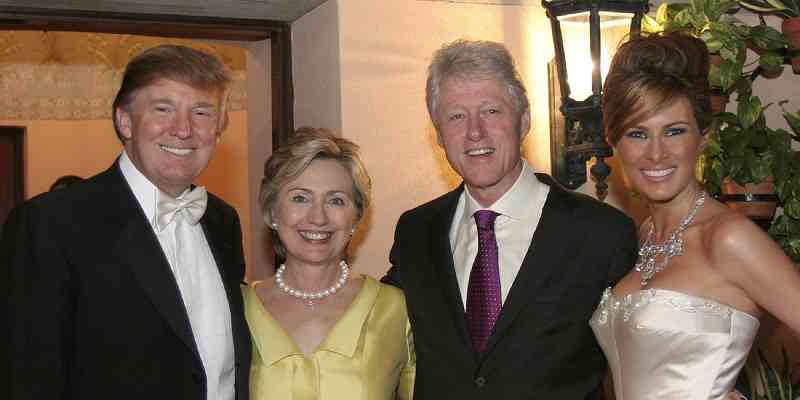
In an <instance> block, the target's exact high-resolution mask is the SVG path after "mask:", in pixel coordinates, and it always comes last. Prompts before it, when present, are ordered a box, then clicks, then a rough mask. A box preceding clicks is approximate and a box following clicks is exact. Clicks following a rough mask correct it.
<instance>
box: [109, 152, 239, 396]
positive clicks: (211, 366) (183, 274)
mask: <svg viewBox="0 0 800 400" xmlns="http://www.w3.org/2000/svg"><path fill="white" fill-rule="evenodd" d="M119 167H120V170H122V175H123V176H124V177H125V180H126V181H127V182H128V185H129V186H130V187H131V190H132V191H133V194H134V195H135V196H136V200H137V201H138V202H139V205H140V206H141V207H142V210H143V211H144V214H145V215H146V216H147V220H148V221H149V222H150V226H151V227H152V228H153V231H154V232H155V234H156V237H158V242H159V243H160V244H161V249H162V250H163V251H164V255H165V256H166V258H167V261H168V262H169V266H170V269H171V270H172V274H173V275H174V276H175V281H176V282H177V283H178V289H179V290H180V293H181V298H182V299H183V305H184V306H185V308H186V313H187V314H188V316H189V323H190V325H191V328H192V333H193V335H194V341H195V344H196V345H197V350H198V352H199V353H200V358H201V361H202V362H203V369H204V370H205V374H206V383H207V385H206V387H207V392H206V399H208V400H233V399H234V398H235V389H234V382H235V380H236V374H235V366H234V349H233V332H232V328H231V314H230V307H229V305H228V297H227V295H226V294H225V287H224V286H223V284H222V277H221V276H220V274H219V269H218V268H217V264H216V262H215V261H214V255H213V254H212V253H211V248H210V246H209V245H208V241H207V240H206V236H205V234H204V233H203V227H202V226H201V225H200V224H196V225H191V224H189V223H188V222H187V221H185V220H184V219H183V218H176V219H175V220H174V221H173V222H172V223H170V224H169V225H168V226H167V227H166V228H165V229H164V230H163V231H159V229H158V227H157V226H156V223H155V216H156V204H157V202H158V197H159V195H160V190H159V189H158V188H157V187H156V186H155V185H154V184H153V183H152V182H150V181H149V180H148V179H147V177H145V176H144V175H143V174H142V173H141V172H140V171H139V170H138V169H137V168H136V166H135V165H133V162H132V161H131V160H130V158H129V157H128V155H127V153H126V152H125V151H123V152H122V155H121V156H120V158H119ZM188 190H189V189H187V191H188ZM179 198H180V196H179ZM142 267H143V268H145V267H147V266H142Z"/></svg>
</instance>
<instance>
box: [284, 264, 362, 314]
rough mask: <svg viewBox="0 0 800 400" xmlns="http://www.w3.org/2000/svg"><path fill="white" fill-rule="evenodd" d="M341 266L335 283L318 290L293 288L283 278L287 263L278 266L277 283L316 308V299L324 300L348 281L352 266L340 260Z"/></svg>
mask: <svg viewBox="0 0 800 400" xmlns="http://www.w3.org/2000/svg"><path fill="white" fill-rule="evenodd" d="M339 267H340V268H341V269H342V270H341V272H340V273H339V279H337V280H336V282H334V284H333V285H331V286H330V287H329V288H327V289H324V290H320V291H318V292H305V291H302V290H297V289H293V288H292V287H291V286H289V285H287V284H286V282H285V281H284V280H283V273H284V272H285V271H286V264H281V266H280V267H278V271H277V272H275V283H276V284H277V285H278V287H279V288H280V289H281V290H283V291H284V292H286V294H288V295H289V296H292V297H295V298H298V299H300V300H303V301H305V303H306V305H307V306H308V307H310V308H314V300H322V299H324V298H326V297H328V296H330V295H332V294H334V293H336V292H337V291H339V289H341V288H342V286H344V284H345V283H346V282H347V276H348V275H350V267H349V266H348V265H347V262H345V261H344V260H342V261H341V262H339Z"/></svg>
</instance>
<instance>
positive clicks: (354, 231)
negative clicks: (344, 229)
mask: <svg viewBox="0 0 800 400" xmlns="http://www.w3.org/2000/svg"><path fill="white" fill-rule="evenodd" d="M355 234H356V227H355V226H354V227H353V229H350V236H353V235H355Z"/></svg>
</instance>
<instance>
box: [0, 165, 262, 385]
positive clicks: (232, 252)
mask: <svg viewBox="0 0 800 400" xmlns="http://www.w3.org/2000/svg"><path fill="white" fill-rule="evenodd" d="M201 224H202V227H203V230H204V232H205V235H206V238H207V239H208V242H209V245H210V247H211V251H212V253H213V254H214V258H215V260H216V263H217V265H218V266H219V272H220V275H221V277H222V281H223V283H224V286H225V291H226V292H227V295H228V296H227V297H228V302H229V304H230V312H231V323H232V327H233V339H234V347H235V353H236V354H235V360H236V361H235V362H236V394H237V398H238V399H244V400H247V399H248V386H249V385H248V383H249V379H248V378H249V368H250V349H251V344H250V337H249V333H248V331H247V328H246V326H245V321H244V313H243V307H242V297H241V292H240V289H239V283H240V282H241V280H242V278H243V274H244V258H243V252H242V242H241V228H240V226H239V219H238V217H237V215H236V211H235V210H234V209H233V208H232V207H230V206H229V205H227V204H225V203H224V202H223V201H222V200H220V199H219V198H217V197H215V196H212V195H209V198H208V207H207V210H206V213H205V215H204V216H203V218H202V220H201ZM0 274H2V275H1V276H0V289H2V290H1V291H0V296H2V298H3V299H7V300H5V301H6V302H7V303H6V304H4V305H3V307H2V308H0V312H2V313H3V315H0V317H2V318H3V319H2V321H3V322H4V323H3V325H4V328H3V331H4V332H3V334H4V336H5V337H4V340H2V342H3V350H2V353H0V357H2V358H0V363H2V364H4V365H5V366H6V367H7V368H8V369H7V370H6V372H4V373H2V374H0V393H3V394H0V398H3V399H8V400H18V399H35V400H49V399H79V400H87V399H103V400H106V399H132V400H133V399H136V400H156V399H175V400H177V399H180V400H189V399H196V400H205V398H206V397H205V396H206V395H205V392H206V379H205V374H204V372H203V365H202V363H201V361H200V356H199V354H198V351H197V347H196V345H195V342H194V339H193V335H192V330H191V327H190V325H189V319H188V316H187V313H186V310H185V308H184V305H183V301H182V299H181V295H180V292H179V290H178V286H177V283H176V281H175V278H174V276H173V274H172V272H171V270H170V267H169V264H168V262H167V259H166V257H165V256H164V253H163V251H162V250H161V247H160V245H159V243H158V239H157V238H156V236H155V233H154V232H153V230H152V228H151V227H150V224H149V223H148V221H147V218H146V217H145V215H144V212H143V211H142V209H141V207H140V206H139V203H138V202H137V200H136V198H135V197H134V195H133V192H132V191H131V189H130V187H129V186H128V184H127V183H126V181H125V179H124V177H123V176H122V173H121V171H120V169H119V167H118V166H117V165H116V164H115V165H114V166H112V167H111V168H110V169H109V170H107V171H105V172H103V173H101V174H99V175H97V176H95V177H93V178H91V179H89V180H87V181H85V182H82V183H80V184H76V185H73V186H70V187H68V188H65V189H61V190H58V191H55V192H51V193H45V194H43V195H41V196H37V197H36V198H34V199H32V200H30V201H28V202H26V203H25V204H23V205H22V206H20V207H18V208H17V209H15V210H14V211H12V213H11V215H10V217H9V219H8V221H7V223H6V226H5V228H4V229H3V237H2V240H1V241H0Z"/></svg>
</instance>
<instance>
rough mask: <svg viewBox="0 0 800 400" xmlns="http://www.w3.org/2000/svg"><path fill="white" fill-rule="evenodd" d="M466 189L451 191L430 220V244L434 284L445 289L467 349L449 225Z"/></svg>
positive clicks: (455, 322)
mask: <svg viewBox="0 0 800 400" xmlns="http://www.w3.org/2000/svg"><path fill="white" fill-rule="evenodd" d="M463 190H464V185H463V184H462V185H461V186H459V187H458V188H457V189H456V190H454V191H452V192H450V193H449V194H448V195H447V197H446V198H445V200H444V205H443V207H442V208H441V209H439V211H438V213H436V214H435V215H434V217H433V218H432V220H431V224H430V229H431V236H430V237H431V243H430V246H431V247H430V255H431V260H432V261H433V264H434V270H435V273H434V277H433V278H434V279H435V280H437V281H438V284H433V285H432V286H433V287H435V288H444V290H442V291H440V293H442V295H443V296H444V297H445V304H446V307H447V308H448V314H449V315H451V316H452V317H453V323H454V325H455V328H456V330H457V331H458V333H459V336H460V337H461V340H462V342H463V344H464V346H468V347H467V348H470V349H471V348H472V340H471V339H470V334H469V330H468V329H467V321H466V314H465V312H464V300H463V299H462V298H461V290H460V289H459V287H458V280H457V279H456V272H455V265H454V264H453V252H452V250H451V248H450V226H451V225H452V222H453V217H454V216H455V212H456V207H457V205H458V199H459V197H460V195H461V193H462V191H463Z"/></svg>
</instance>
